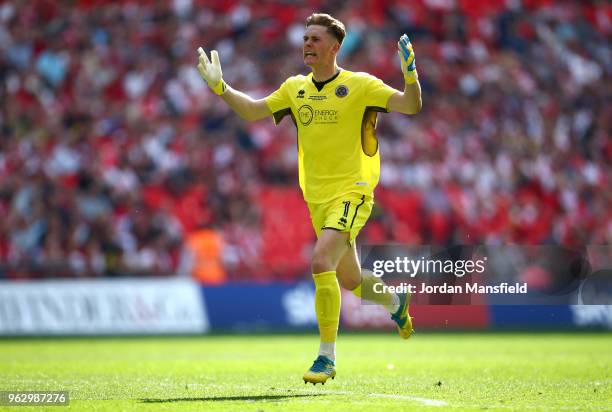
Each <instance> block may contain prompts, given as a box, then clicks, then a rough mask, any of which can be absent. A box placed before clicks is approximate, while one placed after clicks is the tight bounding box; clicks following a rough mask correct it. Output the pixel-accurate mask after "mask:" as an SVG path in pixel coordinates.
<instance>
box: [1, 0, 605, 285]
mask: <svg viewBox="0 0 612 412" xmlns="http://www.w3.org/2000/svg"><path fill="white" fill-rule="evenodd" d="M332 4H333V5H332ZM312 10H325V11H329V12H331V13H333V14H335V15H336V16H338V17H339V18H340V19H341V20H343V21H344V22H345V23H346V25H347V27H348V30H349V32H348V36H347V38H346V41H345V44H344V47H343V51H342V54H341V58H340V61H339V63H340V65H341V66H343V67H346V68H349V69H351V70H362V71H367V72H370V73H372V74H374V75H376V76H378V77H380V78H382V79H383V80H385V81H386V82H387V83H388V84H390V85H393V86H394V87H396V88H400V87H401V81H402V79H401V76H400V75H399V69H398V67H399V62H398V61H397V56H396V55H395V53H396V47H395V42H396V41H397V37H398V36H399V35H400V34H401V33H402V32H407V33H409V34H410V35H411V38H412V39H413V43H414V47H415V50H416V56H417V59H418V67H419V74H420V79H421V83H422V87H423V93H424V97H423V100H424V108H423V111H422V112H421V113H420V114H419V115H418V116H414V117H405V116H401V115H395V114H392V115H382V116H381V117H380V124H379V128H378V133H379V140H380V150H381V155H382V162H383V167H382V177H381V183H380V186H379V190H378V192H377V202H378V203H377V207H376V209H375V211H374V213H373V216H372V219H371V221H370V223H369V224H368V226H367V227H366V230H365V231H364V233H363V235H362V241H368V242H389V241H392V242H412V243H432V244H451V243H464V244H465V243H468V244H472V243H474V244H476V243H489V244H503V243H523V244H542V243H554V244H563V245H569V246H571V245H585V244H604V243H605V244H609V243H610V242H611V241H612V197H611V196H612V195H611V191H610V187H612V182H611V178H612V173H611V168H610V165H611V164H612V139H611V138H610V135H611V131H612V127H611V126H612V125H611V122H612V105H610V90H612V87H611V82H610V73H611V71H612V53H611V51H610V47H609V44H610V42H609V40H610V36H611V35H612V5H610V3H609V2H606V1H581V2H578V1H552V0H523V1H506V2H500V1H490V0H478V1H465V0H460V1H432V0H418V1H413V2H405V1H400V0H384V1H369V0H362V1H351V2H325V1H319V0H308V1H304V2H296V3H295V4H294V3H293V2H279V3H273V2H265V1H264V2H251V1H245V2H241V1H226V0H223V1H221V0H212V1H211V0H206V1H204V0H200V1H198V0H193V1H192V0H176V1H173V2H156V1H144V2H135V1H119V2H116V1H112V2H111V1H102V0H83V1H75V2H56V1H50V0H34V1H30V2H12V1H3V2H0V101H2V105H1V108H0V216H1V218H0V277H5V278H10V279H21V278H41V277H94V276H126V275H129V276H166V275H173V274H176V273H177V272H179V274H185V273H183V272H185V271H186V270H187V269H182V268H185V267H188V265H187V266H185V265H182V264H181V261H182V257H184V255H185V253H184V252H185V250H184V247H185V244H186V241H187V239H190V238H192V237H193V234H194V233H196V232H197V231H199V230H203V228H208V230H213V231H215V233H216V234H217V235H218V236H219V239H221V240H222V241H219V242H220V243H219V242H218V243H215V244H221V245H222V247H221V248H220V249H221V250H220V252H219V253H220V256H218V259H219V261H220V262H222V265H223V266H224V269H223V271H222V272H220V273H223V275H221V274H220V275H219V276H220V277H219V278H215V279H216V280H215V282H218V279H227V281H240V280H245V279H257V280H261V281H268V280H280V279H282V280H292V279H298V278H301V277H304V276H308V271H309V269H308V253H309V252H308V250H309V246H310V245H311V244H312V242H313V234H312V230H311V228H310V226H309V225H310V222H309V219H308V215H307V211H306V208H305V205H304V204H303V203H302V201H301V200H300V195H299V192H298V191H297V153H296V143H295V132H294V129H293V125H292V124H291V122H289V121H287V120H285V121H284V122H283V123H282V124H281V125H280V126H279V127H274V126H273V124H272V122H271V121H268V120H264V121H261V122H258V123H253V124H246V123H244V122H242V121H241V120H239V119H238V118H237V116H235V115H233V114H231V113H230V111H229V110H228V109H227V107H226V106H225V105H224V104H222V102H221V101H220V100H218V99H217V98H216V97H215V96H213V95H212V94H211V93H209V91H208V90H207V89H206V86H205V85H204V83H203V82H202V80H201V79H200V78H199V76H198V74H197V71H196V69H195V65H196V62H197V59H196V49H197V47H198V46H205V47H207V48H209V49H210V48H216V49H218V50H219V53H220V55H221V60H222V62H223V68H224V76H225V79H226V80H227V81H228V83H229V84H231V85H232V86H234V87H236V88H238V89H241V90H245V91H247V92H248V93H250V94H252V95H254V96H259V97H262V96H265V95H266V94H267V93H269V92H271V91H273V90H274V89H275V88H276V87H278V86H279V85H280V83H281V82H282V81H283V80H284V79H285V78H286V77H287V76H289V75H292V74H295V73H305V72H306V70H307V68H306V67H304V66H303V65H302V62H301V52H300V50H301V29H302V25H303V20H304V18H305V17H306V16H307V15H309V14H310V13H311V12H312ZM215 242H216V241H215ZM225 276H226V277H225ZM203 281H205V280H203Z"/></svg>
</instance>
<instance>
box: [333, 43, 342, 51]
mask: <svg viewBox="0 0 612 412" xmlns="http://www.w3.org/2000/svg"><path fill="white" fill-rule="evenodd" d="M332 51H333V52H334V54H338V52H339V51H340V43H336V44H334V47H332Z"/></svg>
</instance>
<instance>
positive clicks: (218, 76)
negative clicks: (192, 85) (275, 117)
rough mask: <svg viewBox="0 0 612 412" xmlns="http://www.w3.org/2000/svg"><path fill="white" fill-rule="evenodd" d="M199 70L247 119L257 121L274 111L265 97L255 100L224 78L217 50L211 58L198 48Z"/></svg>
mask: <svg viewBox="0 0 612 412" xmlns="http://www.w3.org/2000/svg"><path fill="white" fill-rule="evenodd" d="M198 54H199V59H198V72H200V76H202V79H204V81H205V82H206V84H207V85H208V87H210V89H211V90H212V91H213V93H215V94H217V95H219V96H221V98H222V99H223V100H224V101H225V103H227V104H228V105H229V107H231V108H232V110H234V112H236V114H238V116H240V117H242V118H243V119H244V120H247V121H255V120H259V119H263V118H264V117H267V116H270V115H271V114H272V112H271V111H270V109H269V108H268V105H267V104H266V101H265V99H259V100H255V99H253V98H251V97H250V96H248V95H247V94H245V93H242V92H240V91H238V90H234V89H232V88H231V87H229V86H228V85H227V83H225V81H224V80H223V73H222V71H221V63H220V62H219V54H218V53H217V51H216V50H213V51H212V52H211V53H210V57H211V60H212V62H211V60H208V56H206V53H205V52H204V50H203V49H202V48H201V47H200V48H198Z"/></svg>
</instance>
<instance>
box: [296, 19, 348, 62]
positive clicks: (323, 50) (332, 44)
mask: <svg viewBox="0 0 612 412" xmlns="http://www.w3.org/2000/svg"><path fill="white" fill-rule="evenodd" d="M338 49H340V44H339V43H338V40H336V38H335V37H334V36H333V35H332V34H330V33H328V32H327V27H325V26H318V25H314V24H313V25H312V26H308V27H307V28H306V32H305V33H304V64H305V65H306V66H310V67H312V66H318V65H325V64H331V63H332V62H333V61H334V58H335V56H336V53H338Z"/></svg>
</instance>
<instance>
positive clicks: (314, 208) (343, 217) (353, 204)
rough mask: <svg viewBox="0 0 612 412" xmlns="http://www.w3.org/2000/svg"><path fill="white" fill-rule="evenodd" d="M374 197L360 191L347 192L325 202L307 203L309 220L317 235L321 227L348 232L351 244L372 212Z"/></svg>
mask: <svg viewBox="0 0 612 412" xmlns="http://www.w3.org/2000/svg"><path fill="white" fill-rule="evenodd" d="M372 206H374V199H373V198H372V197H371V196H366V195H362V194H360V193H349V194H346V195H344V196H341V197H338V198H336V199H333V200H330V201H329V202H327V203H308V210H310V220H311V221H312V226H313V227H314V230H315V233H316V234H317V237H319V234H320V233H321V230H323V229H334V230H337V231H339V232H346V233H349V243H350V244H352V243H353V241H354V240H355V238H356V237H357V235H358V234H359V231H360V230H361V229H362V228H363V227H364V226H365V224H366V222H367V221H368V218H369V217H370V213H372Z"/></svg>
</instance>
